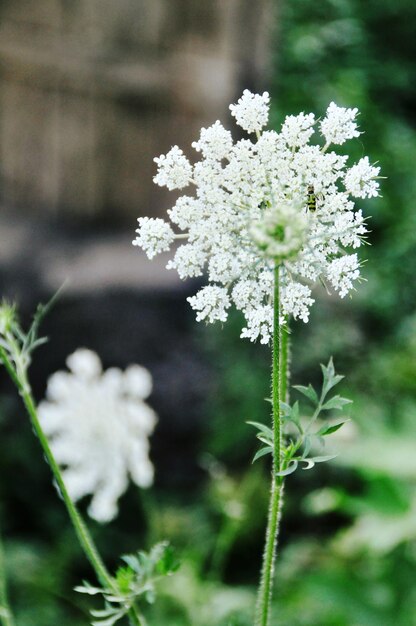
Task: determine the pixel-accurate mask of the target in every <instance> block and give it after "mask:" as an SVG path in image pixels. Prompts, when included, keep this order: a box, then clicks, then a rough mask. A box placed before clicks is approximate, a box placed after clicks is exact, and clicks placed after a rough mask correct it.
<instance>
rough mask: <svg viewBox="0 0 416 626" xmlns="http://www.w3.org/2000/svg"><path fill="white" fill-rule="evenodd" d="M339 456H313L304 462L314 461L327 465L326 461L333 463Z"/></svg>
mask: <svg viewBox="0 0 416 626" xmlns="http://www.w3.org/2000/svg"><path fill="white" fill-rule="evenodd" d="M337 456H338V454H326V455H324V456H312V457H310V458H309V459H304V460H306V461H313V463H325V461H332V459H335V458H336V457H337Z"/></svg>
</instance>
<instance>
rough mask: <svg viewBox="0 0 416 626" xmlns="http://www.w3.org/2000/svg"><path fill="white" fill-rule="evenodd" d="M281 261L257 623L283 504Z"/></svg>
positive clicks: (265, 603)
mask: <svg viewBox="0 0 416 626" xmlns="http://www.w3.org/2000/svg"><path fill="white" fill-rule="evenodd" d="M279 270H280V268H279V265H278V264H276V266H275V270H274V322H273V354H272V421H273V462H272V478H271V490H270V501H269V515H268V521H267V530H266V542H265V549H264V555H263V564H262V571H261V579H260V585H259V591H258V596H257V606H256V616H255V625H256V626H268V624H269V620H270V605H271V599H272V587H273V575H274V565H275V560H276V547H277V540H278V535H279V523H280V517H281V511H282V505H283V485H284V479H283V477H281V476H276V472H279V471H280V470H281V469H282V422H281V412H280V402H281V401H282V400H286V396H287V379H288V350H289V338H288V333H287V331H286V330H285V331H284V333H283V334H282V332H281V328H280V284H279V282H280V281H279V273H280V271H279Z"/></svg>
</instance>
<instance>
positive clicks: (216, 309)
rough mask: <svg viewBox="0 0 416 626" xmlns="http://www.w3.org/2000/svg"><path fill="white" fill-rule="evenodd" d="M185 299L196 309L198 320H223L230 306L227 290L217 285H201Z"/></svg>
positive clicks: (210, 321)
mask: <svg viewBox="0 0 416 626" xmlns="http://www.w3.org/2000/svg"><path fill="white" fill-rule="evenodd" d="M187 300H188V302H189V304H190V305H191V307H192V308H193V309H194V311H197V316H196V319H197V321H198V322H201V321H203V320H206V321H207V322H209V323H212V322H216V321H217V320H218V321H219V322H225V321H226V319H227V317H228V313H227V309H229V307H230V306H231V302H230V298H229V296H228V293H227V290H226V289H224V287H218V286H217V285H208V286H207V287H203V288H202V289H200V290H199V291H198V293H197V294H196V295H195V296H191V297H190V298H187Z"/></svg>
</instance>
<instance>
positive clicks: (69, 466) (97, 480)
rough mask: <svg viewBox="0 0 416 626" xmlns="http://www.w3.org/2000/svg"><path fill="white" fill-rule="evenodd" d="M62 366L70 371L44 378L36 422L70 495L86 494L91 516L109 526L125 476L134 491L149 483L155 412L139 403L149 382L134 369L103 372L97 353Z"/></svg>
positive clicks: (70, 359) (79, 353)
mask: <svg viewBox="0 0 416 626" xmlns="http://www.w3.org/2000/svg"><path fill="white" fill-rule="evenodd" d="M66 362H67V366H68V368H69V370H70V371H69V372H56V373H55V374H53V375H52V376H51V377H50V378H49V380H48V386H47V400H44V401H43V402H41V403H40V405H39V408H38V414H39V420H40V423H41V425H42V428H43V430H44V431H45V433H46V435H47V436H48V437H49V438H50V446H51V449H52V452H53V454H54V456H55V459H56V461H57V462H58V463H59V464H60V465H61V466H63V468H64V469H63V479H64V482H65V485H66V487H67V489H68V492H69V494H70V495H71V497H72V498H73V499H74V500H79V499H80V498H82V497H84V496H85V495H87V494H91V495H92V500H91V504H90V506H89V509H88V512H89V514H90V516H91V517H93V518H94V519H96V520H97V521H99V522H108V521H110V520H111V519H113V518H114V517H115V515H116V514H117V510H118V508H117V500H118V498H119V497H120V496H121V494H122V493H124V491H125V490H126V488H127V485H128V476H129V475H130V476H131V478H132V480H133V481H134V482H135V483H136V484H137V485H138V486H139V487H149V486H150V485H151V484H152V482H153V466H152V464H151V462H150V460H149V442H148V437H149V435H150V434H151V433H152V431H153V429H154V426H155V424H156V414H155V413H154V411H153V410H152V409H151V408H150V407H149V406H148V405H147V404H145V403H144V402H143V400H144V399H145V398H147V397H148V395H149V394H150V392H151V389H152V378H151V376H150V374H149V372H148V371H147V370H146V369H145V368H144V367H141V366H139V365H130V366H129V367H128V368H127V369H126V370H125V371H124V372H122V371H121V370H120V369H117V368H110V369H108V370H106V371H105V372H103V371H102V366H101V361H100V359H99V357H98V356H97V354H95V352H92V351H91V350H86V349H84V348H82V349H78V350H76V352H74V353H73V354H71V355H70V356H69V357H68V359H67V361H66Z"/></svg>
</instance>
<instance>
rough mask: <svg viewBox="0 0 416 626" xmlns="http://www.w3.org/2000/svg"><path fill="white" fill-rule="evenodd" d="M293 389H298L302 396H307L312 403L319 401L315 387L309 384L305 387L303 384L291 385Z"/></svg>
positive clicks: (315, 403)
mask: <svg viewBox="0 0 416 626" xmlns="http://www.w3.org/2000/svg"><path fill="white" fill-rule="evenodd" d="M293 389H296V390H297V391H300V393H302V394H303V395H304V396H306V397H307V398H308V400H310V401H311V402H312V404H314V405H317V404H318V402H319V398H318V394H317V393H316V391H315V389H314V388H313V387H312V385H311V384H309V385H308V386H307V387H305V386H304V385H293Z"/></svg>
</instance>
